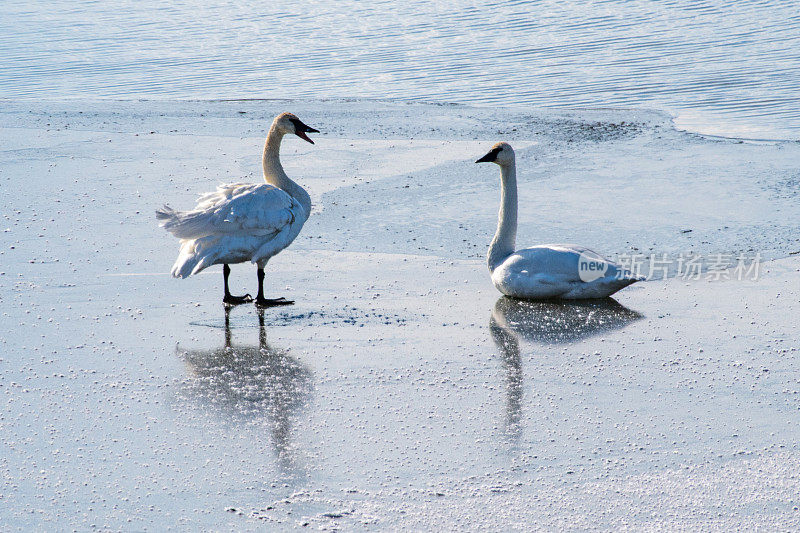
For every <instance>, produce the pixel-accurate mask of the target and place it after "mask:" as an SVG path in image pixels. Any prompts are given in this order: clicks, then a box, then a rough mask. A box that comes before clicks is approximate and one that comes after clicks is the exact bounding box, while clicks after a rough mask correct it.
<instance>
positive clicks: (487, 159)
mask: <svg viewBox="0 0 800 533" xmlns="http://www.w3.org/2000/svg"><path fill="white" fill-rule="evenodd" d="M499 152H500V149H499V148H492V150H491V151H490V152H489V153H488V154H486V155H485V156H483V157H481V158H480V159H478V160H477V161H475V162H476V163H494V162H495V161H496V160H497V154H498V153H499Z"/></svg>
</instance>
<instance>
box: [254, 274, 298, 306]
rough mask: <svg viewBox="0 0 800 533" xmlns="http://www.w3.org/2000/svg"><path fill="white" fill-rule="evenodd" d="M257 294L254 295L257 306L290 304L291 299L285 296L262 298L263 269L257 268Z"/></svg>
mask: <svg viewBox="0 0 800 533" xmlns="http://www.w3.org/2000/svg"><path fill="white" fill-rule="evenodd" d="M257 274H258V296H256V305H257V306H259V307H274V306H276V305H292V304H293V303H294V302H293V301H292V300H287V299H286V298H276V299H274V300H272V299H268V298H264V269H263V268H259V269H258V272H257Z"/></svg>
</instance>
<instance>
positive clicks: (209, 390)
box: [177, 308, 313, 472]
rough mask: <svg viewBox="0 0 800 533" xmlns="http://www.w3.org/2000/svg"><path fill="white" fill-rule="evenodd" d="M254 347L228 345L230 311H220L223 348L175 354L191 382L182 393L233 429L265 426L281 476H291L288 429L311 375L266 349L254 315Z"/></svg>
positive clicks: (292, 449)
mask: <svg viewBox="0 0 800 533" xmlns="http://www.w3.org/2000/svg"><path fill="white" fill-rule="evenodd" d="M258 324H259V345H258V346H242V345H238V344H233V342H232V334H231V326H230V308H226V309H225V326H224V331H225V344H224V345H223V346H221V347H219V348H215V349H211V350H185V349H182V348H180V347H178V348H177V353H178V355H179V356H180V357H181V359H183V361H184V362H185V363H186V366H187V368H188V369H189V372H190V374H191V376H192V378H193V379H192V380H191V382H190V384H189V386H188V387H187V390H186V391H184V393H185V394H186V396H188V397H190V398H191V399H193V400H195V401H196V402H197V403H198V404H200V405H201V406H202V407H203V408H204V409H206V410H208V411H214V412H216V413H217V414H219V415H223V416H224V417H225V418H226V419H228V420H231V421H233V422H235V423H253V422H257V423H259V422H265V423H266V425H267V427H268V428H269V431H270V434H271V442H272V445H273V448H274V451H275V455H276V457H277V459H278V463H279V466H280V468H281V469H282V471H284V472H296V471H297V470H298V468H297V465H296V464H295V463H296V460H295V459H296V457H295V456H296V449H295V446H294V445H293V444H292V428H293V426H294V424H295V422H296V420H297V418H298V417H299V415H300V413H301V411H302V409H303V407H304V406H305V405H306V403H307V402H308V401H309V399H310V397H311V393H312V391H313V381H312V373H311V370H310V369H309V368H308V367H307V366H306V365H304V364H303V363H301V362H300V361H298V360H297V359H296V358H294V357H292V356H291V355H289V351H288V350H284V349H281V348H276V347H273V346H271V345H270V344H268V343H267V333H266V328H265V326H264V311H263V310H259V311H258Z"/></svg>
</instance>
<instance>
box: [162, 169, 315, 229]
mask: <svg viewBox="0 0 800 533" xmlns="http://www.w3.org/2000/svg"><path fill="white" fill-rule="evenodd" d="M298 210H302V207H301V206H300V204H299V203H298V202H297V201H296V200H295V199H294V198H292V197H291V196H289V194H287V193H286V192H284V191H283V190H281V189H279V188H277V187H274V186H272V185H269V184H266V183H264V184H260V185H253V184H242V183H234V184H230V185H220V186H219V187H218V188H217V190H216V191H215V192H212V193H208V194H205V195H203V196H201V197H200V199H199V201H198V205H197V208H195V209H194V210H193V211H184V212H175V211H173V212H172V214H171V216H170V217H169V219H168V220H167V221H166V222H165V223H163V226H164V228H165V229H166V230H167V231H169V232H170V233H172V234H173V235H175V236H176V237H178V238H180V239H199V238H202V237H207V236H209V235H220V236H221V235H236V234H238V235H254V236H266V235H274V234H276V233H278V232H280V231H281V230H282V229H283V228H284V227H286V226H287V225H289V224H291V223H292V222H293V221H294V220H295V218H296V216H297V215H298V213H299V211H298Z"/></svg>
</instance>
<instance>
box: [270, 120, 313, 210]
mask: <svg viewBox="0 0 800 533" xmlns="http://www.w3.org/2000/svg"><path fill="white" fill-rule="evenodd" d="M283 135H284V134H283V132H282V131H280V130H279V129H278V128H277V127H276V126H275V125H274V124H273V125H272V127H271V128H270V130H269V133H268V134H267V142H266V143H264V157H263V159H262V161H261V164H262V166H263V168H264V180H265V181H266V182H267V183H269V184H270V185H274V186H276V187H278V188H279V189H281V190H283V191H285V192H286V193H287V194H288V195H289V196H291V197H292V198H294V199H295V200H297V201H298V202H299V203H300V205H302V206H303V209H305V211H306V215H310V214H311V197H310V196H309V195H308V193H307V192H306V190H305V189H303V188H302V187H301V186H300V185H298V184H297V183H295V182H294V181H292V179H291V178H289V176H287V175H286V172H284V170H283V165H281V158H280V151H281V141H282V140H283Z"/></svg>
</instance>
